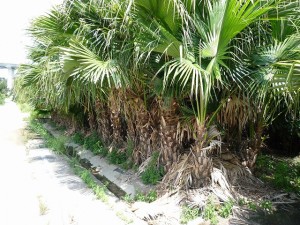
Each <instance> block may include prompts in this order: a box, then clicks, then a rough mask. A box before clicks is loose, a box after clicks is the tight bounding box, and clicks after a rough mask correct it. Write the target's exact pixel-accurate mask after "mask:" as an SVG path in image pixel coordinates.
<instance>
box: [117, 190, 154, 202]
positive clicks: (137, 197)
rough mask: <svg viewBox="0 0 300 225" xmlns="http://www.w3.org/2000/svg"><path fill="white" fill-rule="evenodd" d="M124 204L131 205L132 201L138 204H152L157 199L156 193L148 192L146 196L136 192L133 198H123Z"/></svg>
mask: <svg viewBox="0 0 300 225" xmlns="http://www.w3.org/2000/svg"><path fill="white" fill-rule="evenodd" d="M123 199H124V200H125V201H126V202H128V203H132V202H134V201H140V202H149V203H150V202H154V201H155V200H156V199H157V192H156V191H154V190H151V191H149V192H148V193H147V194H143V193H142V192H138V193H137V194H136V195H135V196H134V198H132V197H131V196H129V195H127V196H125V197H124V198H123Z"/></svg>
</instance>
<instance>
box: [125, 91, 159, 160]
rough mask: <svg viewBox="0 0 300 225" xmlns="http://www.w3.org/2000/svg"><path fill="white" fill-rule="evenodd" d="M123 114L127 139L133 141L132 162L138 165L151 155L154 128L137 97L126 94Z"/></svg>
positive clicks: (147, 112) (145, 109)
mask: <svg viewBox="0 0 300 225" xmlns="http://www.w3.org/2000/svg"><path fill="white" fill-rule="evenodd" d="M125 114H126V118H127V125H128V133H127V135H128V138H130V139H131V140H133V141H134V144H135V145H134V152H133V160H134V163H135V164H137V165H139V164H141V163H142V162H144V161H145V160H146V159H147V158H149V157H150V156H151V155H152V152H153V143H157V140H156V139H155V137H156V136H155V135H154V134H155V132H156V133H157V131H156V128H155V127H154V126H153V122H152V121H153V120H152V119H151V114H150V112H149V111H148V110H147V108H146V105H145V103H144V101H143V100H142V99H141V98H140V97H138V96H132V94H131V95H130V94H127V100H126V106H125Z"/></svg>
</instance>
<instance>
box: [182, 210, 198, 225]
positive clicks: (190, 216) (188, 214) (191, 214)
mask: <svg viewBox="0 0 300 225" xmlns="http://www.w3.org/2000/svg"><path fill="white" fill-rule="evenodd" d="M198 216H199V209H198V208H191V207H189V206H183V207H182V211H181V215H180V223H181V224H187V223H188V222H189V221H191V220H194V219H196V218H197V217H198Z"/></svg>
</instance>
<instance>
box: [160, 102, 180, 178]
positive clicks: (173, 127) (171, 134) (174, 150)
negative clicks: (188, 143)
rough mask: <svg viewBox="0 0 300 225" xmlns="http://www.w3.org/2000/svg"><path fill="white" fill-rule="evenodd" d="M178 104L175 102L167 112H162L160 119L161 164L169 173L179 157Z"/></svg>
mask: <svg viewBox="0 0 300 225" xmlns="http://www.w3.org/2000/svg"><path fill="white" fill-rule="evenodd" d="M177 108H178V104H177V103H176V102H175V101H174V102H173V103H172V105H171V107H170V108H169V109H167V110H162V112H161V113H162V114H161V119H160V121H161V122H160V123H161V124H160V126H161V127H160V140H161V146H160V147H161V158H160V161H161V164H162V166H163V167H164V171H165V172H166V173H167V172H168V171H169V170H170V169H171V168H172V166H173V164H174V163H176V162H177V161H178V157H179V149H180V144H179V139H178V135H177V134H178V125H179V116H178V113H177V112H176V111H177Z"/></svg>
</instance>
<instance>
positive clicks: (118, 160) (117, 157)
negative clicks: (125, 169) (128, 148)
mask: <svg viewBox="0 0 300 225" xmlns="http://www.w3.org/2000/svg"><path fill="white" fill-rule="evenodd" d="M108 160H109V162H110V163H112V164H116V165H118V164H123V163H125V162H126V160H127V155H126V152H120V151H117V150H116V149H113V150H112V151H111V152H110V153H109V154H108Z"/></svg>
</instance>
